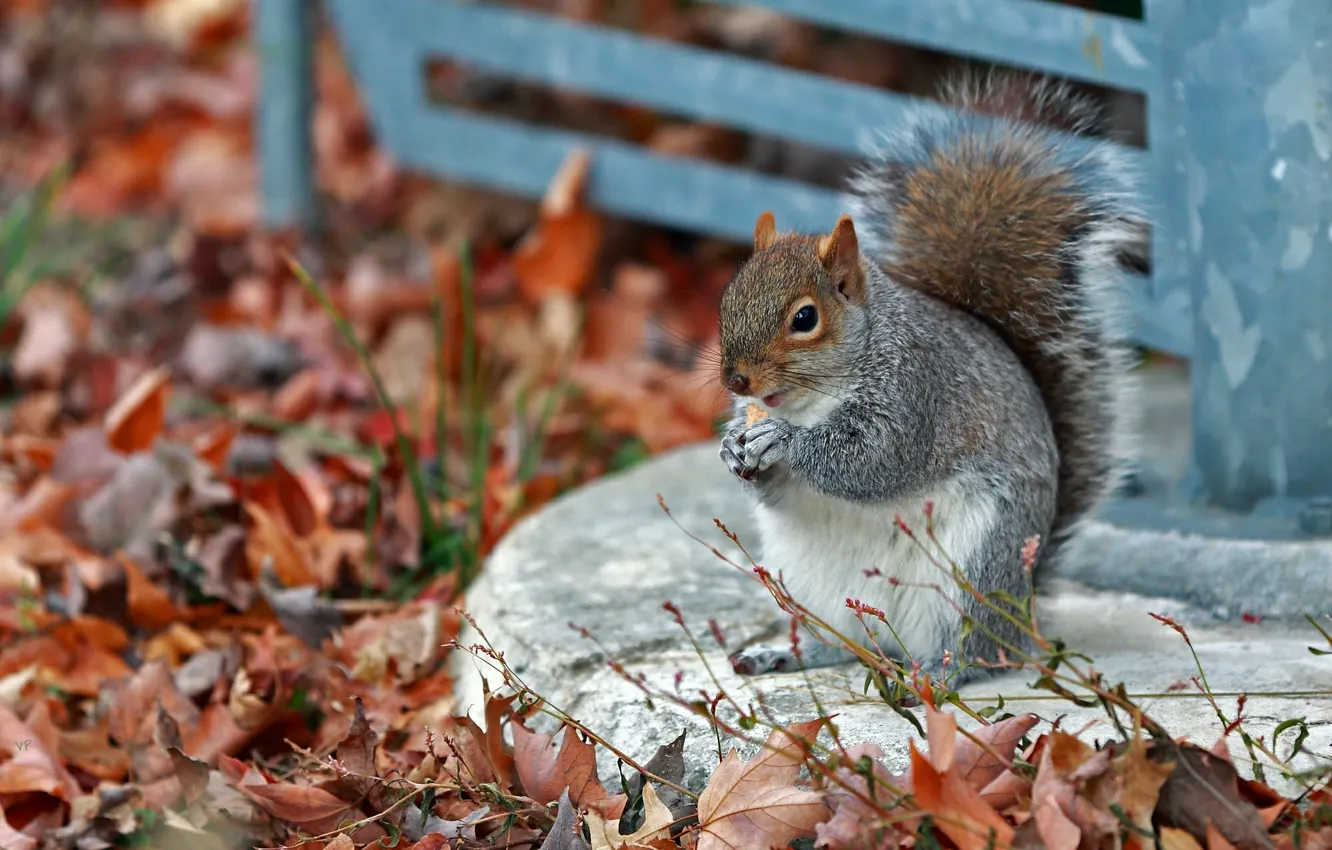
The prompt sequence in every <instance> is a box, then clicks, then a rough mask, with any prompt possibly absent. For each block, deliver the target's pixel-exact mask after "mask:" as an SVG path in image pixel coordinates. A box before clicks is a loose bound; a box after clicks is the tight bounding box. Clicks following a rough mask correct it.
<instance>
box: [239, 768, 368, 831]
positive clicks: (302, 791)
mask: <svg viewBox="0 0 1332 850" xmlns="http://www.w3.org/2000/svg"><path fill="white" fill-rule="evenodd" d="M248 772H249V773H257V771H248ZM244 779H245V777H242V782H240V783H237V786H236V787H237V788H239V789H240V790H241V791H242V792H243V793H244V794H246V796H248V797H249V798H250V799H252V800H254V801H255V802H256V803H258V804H259V807H260V808H262V809H263V810H264V811H266V812H268V813H269V814H270V815H272V816H273V817H275V818H280V819H281V820H285V821H290V822H291V823H311V822H313V821H318V820H323V819H324V818H327V817H332V816H333V815H337V814H340V813H342V812H345V811H347V810H348V809H350V808H351V804H350V803H347V802H345V801H343V800H339V799H338V798H337V797H334V796H333V795H332V794H330V793H328V792H327V791H325V790H324V789H322V788H316V787H315V786H313V785H294V784H292V783H290V782H271V783H267V784H257V783H256V784H251V783H250V782H246V781H244ZM260 782H262V779H261V780H260Z"/></svg>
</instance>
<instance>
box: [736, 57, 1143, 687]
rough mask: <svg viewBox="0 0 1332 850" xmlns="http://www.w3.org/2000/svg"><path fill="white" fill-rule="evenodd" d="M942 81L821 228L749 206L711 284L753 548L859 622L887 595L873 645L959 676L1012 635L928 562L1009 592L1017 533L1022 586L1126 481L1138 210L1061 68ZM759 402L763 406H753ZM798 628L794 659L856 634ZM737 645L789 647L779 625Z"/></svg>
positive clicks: (1022, 595) (794, 584)
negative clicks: (790, 226) (786, 230)
mask: <svg viewBox="0 0 1332 850" xmlns="http://www.w3.org/2000/svg"><path fill="white" fill-rule="evenodd" d="M945 100H946V102H948V103H950V104H952V105H955V106H957V107H960V110H959V111H958V112H956V113H952V114H949V113H943V112H941V111H939V110H923V111H921V112H920V113H919V114H918V115H916V116H914V117H913V118H911V119H910V120H909V121H908V122H907V123H906V125H905V126H903V127H901V128H900V129H898V130H897V131H896V132H893V133H891V134H889V135H886V136H885V137H884V139H883V141H882V143H881V145H880V146H879V148H878V149H877V150H876V151H874V152H873V153H872V154H871V155H870V156H869V157H868V159H867V160H866V161H865V162H864V163H863V164H862V165H860V166H859V168H858V170H857V172H856V173H855V174H854V176H853V177H852V179H851V181H850V185H849V187H848V189H847V192H846V200H845V204H846V207H845V208H846V209H847V210H849V214H848V215H843V216H842V217H841V219H840V220H838V221H837V223H836V226H835V227H834V228H833V230H832V231H831V232H830V233H828V234H824V235H802V234H783V233H779V232H778V231H777V228H776V222H775V221H774V218H773V216H772V214H771V213H767V212H765V213H764V214H763V215H762V216H760V217H759V219H758V223H757V224H756V226H755V229H754V253H753V255H752V256H751V257H750V259H749V260H748V261H747V262H746V263H745V265H744V266H743V267H742V268H741V269H740V270H739V272H738V273H737V275H736V277H735V278H734V279H733V281H732V282H731V283H730V284H729V285H728V286H727V288H726V290H725V292H724V294H723V296H722V303H721V311H720V337H721V369H720V371H721V374H720V379H721V382H722V384H723V385H724V386H725V387H726V388H727V389H728V390H730V392H731V393H732V394H733V396H734V398H735V417H734V418H733V419H732V420H731V421H730V422H729V423H728V425H727V426H726V430H725V433H724V436H723V438H722V441H721V450H720V454H721V458H722V460H723V461H724V462H725V463H726V465H727V466H728V467H729V469H730V470H731V472H732V473H733V474H734V475H735V477H736V478H737V479H738V480H739V481H740V482H741V484H742V487H743V488H744V489H745V490H746V491H747V492H748V493H749V494H750V496H751V497H752V501H753V503H754V506H755V511H756V519H757V527H758V530H759V538H760V540H759V542H760V545H761V551H762V554H761V557H760V559H759V560H760V562H761V563H762V564H763V565H764V566H765V567H767V568H768V569H769V570H770V571H771V573H772V574H773V575H774V576H777V575H779V574H780V575H781V577H782V579H783V580H784V582H785V585H786V587H787V589H788V590H789V591H790V593H791V595H792V597H793V598H794V599H795V600H796V601H798V602H800V603H801V604H803V605H805V606H806V607H808V608H809V609H810V610H811V611H812V612H813V613H815V614H817V615H818V616H819V617H820V618H822V619H823V620H824V621H826V622H827V623H828V624H829V625H831V626H832V627H834V628H835V629H837V630H838V631H839V632H840V633H841V634H843V635H845V636H847V637H850V638H852V639H857V640H859V641H861V642H862V643H865V642H867V641H868V640H869V636H867V635H866V632H865V629H864V627H863V626H861V625H860V623H859V622H858V621H857V619H856V615H855V612H854V611H853V610H852V609H851V607H850V603H851V601H852V600H858V601H860V602H863V603H864V604H866V605H869V606H872V607H873V608H876V609H879V610H881V611H882V612H883V613H884V615H885V618H886V619H887V621H888V623H889V624H891V626H892V629H891V630H889V629H888V628H885V627H884V626H883V624H882V623H879V622H876V621H875V620H874V619H870V618H867V620H866V622H868V623H869V624H870V625H871V626H872V627H876V628H877V634H876V635H875V636H874V640H875V642H876V643H877V644H878V646H879V647H880V648H881V649H882V650H883V651H885V652H887V653H889V654H890V655H893V656H895V657H897V658H899V659H903V660H911V661H914V662H916V663H918V664H919V665H920V669H921V670H922V671H923V672H926V673H929V674H930V675H932V676H933V677H934V678H936V679H940V678H947V679H949V681H950V682H951V683H952V684H953V685H954V686H956V685H960V684H962V683H963V682H965V681H968V680H971V679H973V678H975V677H977V676H979V675H982V674H984V672H985V671H986V669H987V666H986V664H984V663H981V664H977V663H975V661H976V660H977V659H980V660H981V661H982V662H994V661H996V660H997V659H998V657H999V652H1000V647H1001V645H1002V644H1003V643H1008V644H1011V645H1014V646H1019V647H1023V646H1025V645H1026V640H1025V639H1024V635H1023V634H1022V632H1021V631H1020V630H1018V629H1017V628H1015V627H1014V626H1013V625H1012V624H1011V623H1010V622H1009V621H1008V620H1006V619H1005V618H1003V617H1002V616H1000V615H998V614H997V613H996V612H994V611H992V610H990V609H988V608H986V607H985V606H983V605H982V604H981V603H980V602H979V601H978V600H976V599H975V598H974V596H972V595H971V594H969V593H967V592H965V591H962V590H961V589H959V588H958V587H957V585H956V583H955V582H954V581H953V579H952V577H951V576H950V575H949V574H948V572H947V571H946V569H945V570H941V569H940V566H939V565H938V564H942V565H944V567H945V568H947V565H948V563H949V560H950V559H951V562H952V563H955V564H956V565H957V566H958V568H959V569H960V571H961V574H962V575H963V576H964V577H965V578H966V580H967V581H969V582H971V583H972V584H973V585H974V586H975V588H976V589H977V590H978V591H980V592H981V593H983V594H990V593H993V592H995V591H1003V592H1004V593H1006V594H1008V595H1009V597H1010V598H1015V599H1018V600H1023V599H1026V598H1027V597H1028V595H1029V592H1030V591H1029V588H1030V585H1029V577H1028V570H1027V568H1026V565H1025V564H1024V558H1023V549H1024V546H1025V545H1027V543H1028V541H1029V540H1030V539H1031V538H1033V537H1036V538H1038V539H1039V549H1038V550H1037V554H1036V561H1035V564H1034V570H1033V571H1032V572H1033V575H1032V576H1031V579H1030V582H1031V583H1034V586H1035V587H1036V588H1037V590H1038V592H1039V590H1040V589H1041V588H1042V586H1043V582H1044V580H1045V579H1047V578H1048V576H1049V575H1050V565H1051V564H1052V563H1053V562H1054V561H1055V560H1056V559H1057V558H1058V557H1059V553H1060V550H1061V548H1062V547H1064V545H1065V544H1066V543H1068V542H1069V541H1070V540H1071V539H1072V538H1073V537H1074V536H1075V535H1077V534H1078V532H1079V526H1080V525H1081V524H1082V523H1083V521H1084V520H1085V519H1086V518H1087V517H1088V515H1089V514H1090V513H1092V512H1093V510H1094V509H1095V508H1096V507H1097V506H1098V505H1099V504H1100V502H1101V501H1102V500H1103V499H1104V498H1105V497H1106V496H1107V495H1109V493H1110V492H1111V491H1112V490H1113V488H1114V487H1115V486H1116V484H1117V483H1118V476H1119V473H1120V470H1121V469H1122V461H1123V460H1124V457H1125V452H1124V449H1125V446H1124V443H1125V439H1124V436H1123V435H1124V434H1125V432H1126V430H1127V428H1126V422H1125V419H1124V411H1125V410H1126V407H1125V404H1124V399H1125V394H1124V390H1125V384H1126V379H1127V375H1128V373H1129V362H1130V360H1129V358H1130V349H1129V348H1128V346H1127V345H1126V342H1125V337H1124V335H1123V334H1122V333H1121V331H1120V328H1119V316H1120V312H1121V311H1120V307H1119V304H1118V298H1117V295H1118V291H1119V289H1120V288H1121V285H1122V274H1123V269H1124V268H1125V267H1126V266H1127V265H1128V264H1129V262H1130V260H1126V257H1127V258H1131V257H1132V256H1133V255H1134V254H1135V252H1140V250H1141V248H1140V242H1141V239H1142V238H1143V234H1144V232H1145V229H1146V225H1145V223H1144V219H1143V217H1142V215H1141V214H1140V213H1139V211H1138V208H1137V204H1136V201H1135V196H1134V192H1133V190H1132V187H1131V180H1130V177H1129V174H1130V172H1129V168H1128V166H1127V164H1126V163H1125V162H1124V161H1122V159H1121V157H1120V156H1119V155H1118V153H1117V150H1116V149H1115V147H1113V146H1112V145H1109V144H1107V143H1105V142H1101V141H1098V140H1096V139H1094V138H1090V137H1088V136H1087V134H1088V133H1089V132H1091V131H1093V130H1095V129H1096V127H1097V117H1098V116H1097V115H1096V110H1095V108H1094V106H1093V105H1092V104H1091V103H1090V102H1089V101H1087V100H1085V99H1083V98H1081V97H1079V96H1077V95H1074V94H1072V93H1071V92H1070V90H1069V89H1068V88H1067V87H1066V86H1065V85H1063V84H1060V83H1057V82H1054V81H1051V80H1048V79H1043V78H1037V77H1026V76H1016V75H991V76H988V77H984V78H981V77H975V76H973V77H969V78H963V79H961V80H956V81H954V82H953V83H951V84H950V86H949V88H948V89H947V91H946V97H945ZM961 110H965V111H961ZM987 111H988V112H990V113H992V114H986V112H987ZM1032 121H1039V122H1041V123H1042V124H1044V125H1045V126H1037V125H1036V124H1034V123H1030V122H1032ZM1050 126H1053V127H1058V128H1060V131H1062V132H1056V131H1053V130H1051V129H1047V127H1050ZM1069 131H1071V132H1072V133H1073V134H1077V135H1080V136H1083V138H1081V139H1079V140H1078V141H1079V142H1080V144H1076V143H1070V138H1069V136H1067V135H1065V134H1064V133H1065V132H1069ZM751 406H756V407H757V408H758V409H759V413H760V415H762V414H767V415H766V417H764V418H761V419H760V420H759V421H757V422H753V423H752V424H751V423H749V422H747V421H746V420H747V416H746V412H745V411H746V409H747V408H749V407H751ZM927 502H928V503H929V505H930V509H929V510H930V518H929V520H928V522H930V523H932V528H933V534H934V537H935V539H936V540H937V541H938V544H939V545H940V546H942V548H943V550H944V551H943V552H940V551H938V549H937V547H936V546H935V544H934V543H933V542H931V541H930V540H929V539H927V535H926V526H927V518H926V516H925V511H926V503H927ZM898 515H900V517H901V518H902V521H903V523H904V524H905V525H906V526H907V527H908V528H909V529H911V531H912V532H913V533H914V535H915V537H916V539H917V540H919V541H920V542H919V544H918V543H917V542H913V540H912V539H911V537H910V536H909V535H908V534H906V533H904V532H903V531H902V530H901V529H900V528H899V527H898V526H897V525H896V523H895V517H897V516H898ZM927 550H928V551H930V552H932V553H933V555H934V558H935V559H937V562H938V563H937V564H936V563H933V562H931V559H930V557H929V555H927V554H926V551H927ZM945 553H946V554H945ZM893 578H895V579H897V581H892V579H893ZM941 591H942V592H941ZM963 613H965V615H966V617H968V618H970V619H971V620H972V621H973V623H974V627H973V628H971V629H970V630H969V633H964V631H965V630H964V628H963V623H964V616H963ZM834 642H835V641H834ZM866 645H868V644H867V643H866ZM801 648H802V655H801V658H800V663H801V664H803V665H804V666H805V667H819V666H825V665H829V664H833V663H838V662H843V661H848V660H851V657H850V655H849V654H848V653H846V651H845V650H843V649H840V648H833V647H829V646H827V645H825V644H823V643H821V642H819V641H811V640H804V641H802V642H801ZM731 663H732V665H733V666H734V668H735V669H736V670H737V671H739V672H742V673H748V674H758V673H765V672H775V671H781V670H788V669H794V668H795V665H796V659H795V657H794V656H793V653H792V649H791V646H790V644H789V643H788V644H786V645H772V646H754V647H749V648H747V649H742V650H740V651H739V652H737V653H736V654H735V655H733V656H732V658H731Z"/></svg>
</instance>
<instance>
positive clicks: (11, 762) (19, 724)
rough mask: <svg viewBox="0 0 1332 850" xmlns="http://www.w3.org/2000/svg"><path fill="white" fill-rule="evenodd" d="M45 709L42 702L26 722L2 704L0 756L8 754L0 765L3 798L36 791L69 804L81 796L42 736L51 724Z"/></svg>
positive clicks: (0, 790) (0, 783)
mask: <svg viewBox="0 0 1332 850" xmlns="http://www.w3.org/2000/svg"><path fill="white" fill-rule="evenodd" d="M44 706H45V703H39V705H38V709H37V710H36V712H35V716H31V715H30V717H29V722H27V723H25V722H24V721H23V720H20V719H19V717H18V715H16V714H14V712H12V711H10V710H9V708H8V707H6V706H3V705H0V753H4V754H7V755H8V758H6V759H5V760H4V761H3V763H0V795H6V794H26V793H30V792H34V791H35V792H40V793H44V794H50V795H51V796H52V797H55V798H57V799H59V800H64V801H65V802H67V803H68V802H70V801H72V800H73V799H74V798H75V797H77V796H78V794H79V786H78V783H76V782H75V781H74V777H72V776H70V775H69V772H68V771H66V770H65V769H64V768H63V767H61V765H60V759H59V757H58V756H57V755H56V754H55V753H53V752H52V751H51V750H50V749H49V748H48V746H47V743H46V741H45V740H44V739H43V736H42V735H41V734H40V727H41V726H42V725H43V724H49V723H50V719H49V717H47V716H46V714H45V712H46V709H45V707H44Z"/></svg>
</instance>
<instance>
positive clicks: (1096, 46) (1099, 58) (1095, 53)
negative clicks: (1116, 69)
mask: <svg viewBox="0 0 1332 850" xmlns="http://www.w3.org/2000/svg"><path fill="white" fill-rule="evenodd" d="M1082 54H1083V55H1084V56H1086V57H1087V59H1088V60H1089V61H1090V62H1091V63H1092V67H1093V68H1095V69H1096V72H1097V73H1098V74H1100V73H1104V72H1105V55H1104V53H1103V52H1102V51H1101V37H1100V36H1099V35H1097V34H1096V33H1092V34H1091V35H1089V36H1087V38H1086V40H1084V41H1083V42H1082Z"/></svg>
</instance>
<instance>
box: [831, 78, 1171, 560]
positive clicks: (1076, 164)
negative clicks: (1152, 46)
mask: <svg viewBox="0 0 1332 850" xmlns="http://www.w3.org/2000/svg"><path fill="white" fill-rule="evenodd" d="M947 94H948V95H949V96H948V98H947V100H948V102H949V105H950V106H953V107H955V108H957V109H958V112H957V113H956V114H951V115H950V114H944V113H942V112H941V111H940V110H937V109H931V110H922V111H921V112H920V114H918V115H917V116H915V117H914V118H913V119H912V120H910V121H909V122H908V123H907V125H906V126H905V127H903V128H901V129H900V130H898V131H897V132H894V133H892V134H891V135H888V136H886V137H885V138H884V140H883V142H882V144H881V145H880V147H879V149H878V150H877V151H875V152H874V153H872V154H871V156H870V158H869V160H868V161H867V162H866V163H865V164H864V165H863V166H862V167H861V168H860V169H859V171H858V172H857V173H856V174H855V176H854V177H853V179H852V181H851V184H850V187H849V197H850V206H851V210H850V211H851V214H852V217H853V218H854V219H855V221H856V225H857V231H858V232H859V233H860V234H862V235H861V244H862V247H863V249H864V251H865V253H866V254H868V255H869V256H870V257H872V258H874V259H875V260H877V261H878V262H880V263H881V264H882V266H883V267H884V269H885V270H886V271H887V273H888V274H889V275H890V277H892V278H893V279H894V280H895V281H897V282H898V283H900V284H903V285H906V286H910V287H912V288H914V289H917V290H920V291H923V292H925V293H927V294H929V295H932V296H934V297H937V298H939V299H941V300H943V301H945V302H947V303H950V304H952V305H954V306H956V307H958V308H960V309H964V310H967V311H968V312H970V313H972V314H974V315H976V316H978V317H980V318H982V319H983V320H985V321H986V322H988V323H989V324H990V325H991V326H992V327H993V328H995V329H996V330H997V331H998V332H999V333H1000V334H1001V335H1002V336H1003V337H1004V338H1005V340H1006V341H1007V342H1008V343H1009V345H1010V346H1012V348H1013V350H1014V351H1015V352H1016V353H1017V354H1018V356H1019V357H1020V358H1021V360H1022V361H1023V363H1024V364H1025V365H1026V367H1027V369H1028V370H1029V371H1030V372H1031V374H1032V376H1033V377H1034V379H1035V381H1036V384H1037V386H1038V387H1039V388H1040V391H1041V394H1042V396H1043V397H1044V399H1045V406H1046V409H1047V410H1048V411H1049V414H1050V417H1051V420H1052V423H1053V426H1054V434H1055V439H1056V441H1057V444H1058V449H1059V457H1060V467H1059V485H1058V486H1059V491H1058V510H1057V515H1056V518H1055V522H1054V527H1053V528H1052V531H1051V535H1050V539H1049V540H1047V541H1044V547H1043V548H1044V551H1045V557H1042V558H1041V559H1040V566H1039V567H1038V575H1037V578H1038V579H1040V578H1043V577H1044V576H1045V575H1046V574H1048V572H1049V566H1050V562H1051V557H1050V555H1052V554H1053V552H1054V550H1055V549H1057V548H1058V547H1059V545H1060V543H1062V542H1063V540H1065V539H1066V538H1067V536H1068V534H1069V533H1070V532H1071V531H1072V530H1073V528H1074V527H1075V526H1076V524H1077V523H1078V521H1079V520H1081V519H1083V518H1084V517H1086V516H1087V515H1088V514H1089V513H1090V512H1091V511H1092V510H1093V509H1094V508H1096V507H1097V505H1098V504H1099V503H1100V502H1101V500H1102V499H1103V498H1104V497H1105V496H1106V495H1108V494H1109V492H1110V491H1111V490H1112V489H1113V487H1114V486H1115V485H1116V483H1117V480H1118V472H1119V470H1120V469H1121V464H1120V461H1121V459H1122V457H1123V448H1124V446H1123V445H1122V441H1123V436H1122V435H1123V433H1124V430H1125V428H1124V421H1123V417H1124V409H1125V408H1124V405H1123V404H1122V403H1121V401H1120V396H1121V393H1120V386H1121V383H1122V380H1123V377H1124V376H1125V375H1126V374H1127V366H1126V363H1127V360H1126V358H1127V354H1126V347H1125V345H1124V337H1123V335H1122V333H1121V331H1120V327H1119V324H1120V309H1119V305H1118V304H1116V299H1115V296H1116V294H1117V292H1118V290H1119V289H1120V286H1121V285H1122V270H1121V264H1123V263H1124V262H1125V259H1124V258H1125V255H1126V254H1127V253H1129V252H1132V251H1133V250H1134V249H1135V247H1136V246H1138V245H1139V244H1140V243H1141V242H1142V240H1143V234H1144V233H1145V229H1146V227H1145V223H1144V220H1143V218H1142V217H1141V215H1140V214H1139V212H1138V211H1137V209H1136V207H1135V204H1134V198H1133V193H1132V191H1131V188H1130V174H1129V170H1128V166H1127V163H1125V162H1123V161H1122V159H1121V157H1120V156H1119V154H1118V152H1117V150H1116V149H1115V148H1114V147H1113V146H1110V145H1108V144H1105V143H1102V142H1098V141H1096V140H1095V139H1091V138H1087V137H1085V135H1084V134H1086V133H1088V132H1090V131H1093V130H1095V129H1096V127H1097V118H1098V116H1097V113H1096V110H1095V109H1094V108H1093V105H1092V104H1091V103H1090V102H1089V101H1087V100H1085V99H1083V98H1080V97H1078V96H1076V95H1074V94H1073V93H1072V92H1070V90H1069V89H1068V88H1067V87H1066V86H1065V85H1063V84H1060V83H1057V82H1053V81H1050V80H1046V79H1042V78H1033V77H1026V76H1013V75H1005V76H997V75H992V76H989V77H985V78H980V77H970V78H965V79H962V80H960V81H957V82H955V83H953V84H952V85H951V86H950V88H949V90H948V92H947ZM963 110H967V111H966V112H964V111H963ZM987 113H988V114H987ZM1032 121H1035V122H1040V123H1041V124H1044V125H1046V126H1045V127H1041V126H1036V125H1034V124H1031V123H1025V122H1032ZM1050 127H1054V128H1058V129H1056V130H1052V129H1049V128H1050ZM1070 133H1071V134H1076V135H1082V136H1083V137H1082V138H1077V139H1075V138H1070V136H1068V135H1066V134H1070Z"/></svg>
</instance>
